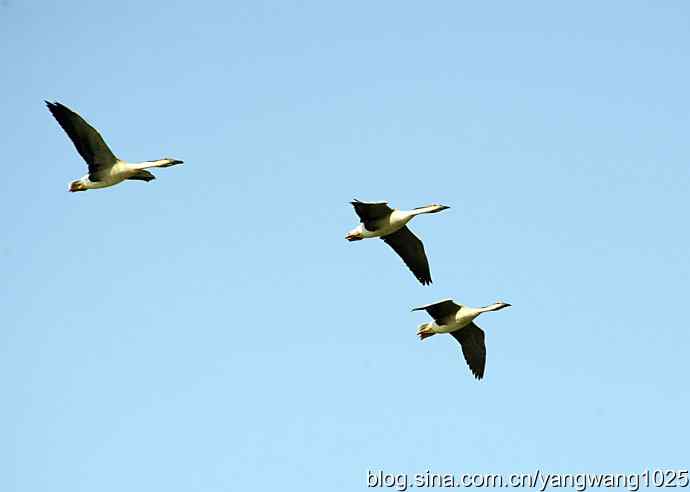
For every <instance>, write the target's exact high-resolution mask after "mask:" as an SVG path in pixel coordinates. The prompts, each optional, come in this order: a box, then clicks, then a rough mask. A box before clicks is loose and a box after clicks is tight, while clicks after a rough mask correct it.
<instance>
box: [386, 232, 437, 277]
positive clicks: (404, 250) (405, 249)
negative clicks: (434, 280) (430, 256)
mask: <svg viewBox="0 0 690 492" xmlns="http://www.w3.org/2000/svg"><path fill="white" fill-rule="evenodd" d="M381 239H383V240H384V241H385V242H386V244H388V245H389V246H390V247H391V248H393V250H394V251H395V252H396V253H398V256H400V258H402V260H403V261H404V262H405V265H407V267H408V268H409V269H410V270H411V271H412V273H414V276H415V277H417V280H419V281H420V282H421V283H422V285H428V284H430V283H431V272H430V271H429V262H428V260H427V259H426V253H425V252H424V245H423V244H422V242H421V241H420V240H419V238H418V237H417V236H415V235H414V234H412V231H410V230H409V229H408V228H407V226H404V227H402V228H400V229H398V230H397V231H395V232H394V233H393V234H388V235H387V236H383V237H382V238H381Z"/></svg>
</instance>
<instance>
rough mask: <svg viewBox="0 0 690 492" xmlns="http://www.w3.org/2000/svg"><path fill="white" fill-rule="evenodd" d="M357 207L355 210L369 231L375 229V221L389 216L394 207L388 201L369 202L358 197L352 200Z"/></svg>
mask: <svg viewBox="0 0 690 492" xmlns="http://www.w3.org/2000/svg"><path fill="white" fill-rule="evenodd" d="M350 203H351V204H352V206H353V207H355V212H356V213H357V215H358V216H359V219H360V220H361V221H362V224H364V227H366V228H367V230H369V231H375V230H376V228H375V226H374V222H375V221H376V220H378V219H381V218H383V217H387V216H389V215H390V214H391V213H392V212H393V209H392V208H390V207H389V206H388V202H375V203H367V202H360V201H359V200H357V199H356V198H355V199H354V201H352V202H350Z"/></svg>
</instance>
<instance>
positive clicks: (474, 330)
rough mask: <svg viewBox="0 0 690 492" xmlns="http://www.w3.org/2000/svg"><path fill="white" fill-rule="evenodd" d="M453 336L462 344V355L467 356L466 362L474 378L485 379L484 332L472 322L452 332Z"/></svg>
mask: <svg viewBox="0 0 690 492" xmlns="http://www.w3.org/2000/svg"><path fill="white" fill-rule="evenodd" d="M451 335H453V337H454V338H455V339H456V340H457V341H458V342H460V346H461V347H462V354H463V355H464V356H465V361H466V362H467V365H468V366H469V367H470V371H472V374H474V377H475V378H477V379H481V378H483V377H484V367H485V366H486V345H485V344H484V331H482V329H481V328H479V327H478V326H477V325H475V324H474V322H472V323H470V324H469V325H467V326H465V327H464V328H460V329H459V330H457V331H454V332H451Z"/></svg>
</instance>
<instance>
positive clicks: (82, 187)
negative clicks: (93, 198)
mask: <svg viewBox="0 0 690 492" xmlns="http://www.w3.org/2000/svg"><path fill="white" fill-rule="evenodd" d="M86 190H87V188H86V184H84V182H83V181H82V180H81V179H78V180H76V181H72V182H71V183H70V184H69V191H71V192H75V191H86Z"/></svg>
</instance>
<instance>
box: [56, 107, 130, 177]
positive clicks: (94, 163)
mask: <svg viewBox="0 0 690 492" xmlns="http://www.w3.org/2000/svg"><path fill="white" fill-rule="evenodd" d="M45 103H46V105H47V106H48V109H49V110H50V112H51V113H52V115H53V116H54V117H55V119H56V120H57V122H58V123H59V124H60V126H61V127H62V129H63V130H65V133H67V136H68V137H69V138H70V140H72V143H73V144H74V146H75V147H76V148H77V152H79V155H81V156H82V158H83V159H84V160H85V161H86V163H87V164H88V165H89V179H90V180H91V181H100V177H101V175H102V173H103V171H105V170H108V169H110V168H111V167H112V166H113V165H114V164H115V163H116V162H117V157H115V154H113V152H112V151H111V150H110V148H109V147H108V144H106V143H105V141H104V140H103V137H101V135H100V133H98V131H97V130H96V129H95V128H94V127H92V126H91V125H89V124H88V123H87V122H86V121H84V119H83V118H82V117H81V116H79V115H78V114H77V113H75V112H74V111H72V110H71V109H69V108H68V107H66V106H63V105H62V104H60V103H58V102H55V103H51V102H48V101H46V102H45Z"/></svg>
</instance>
